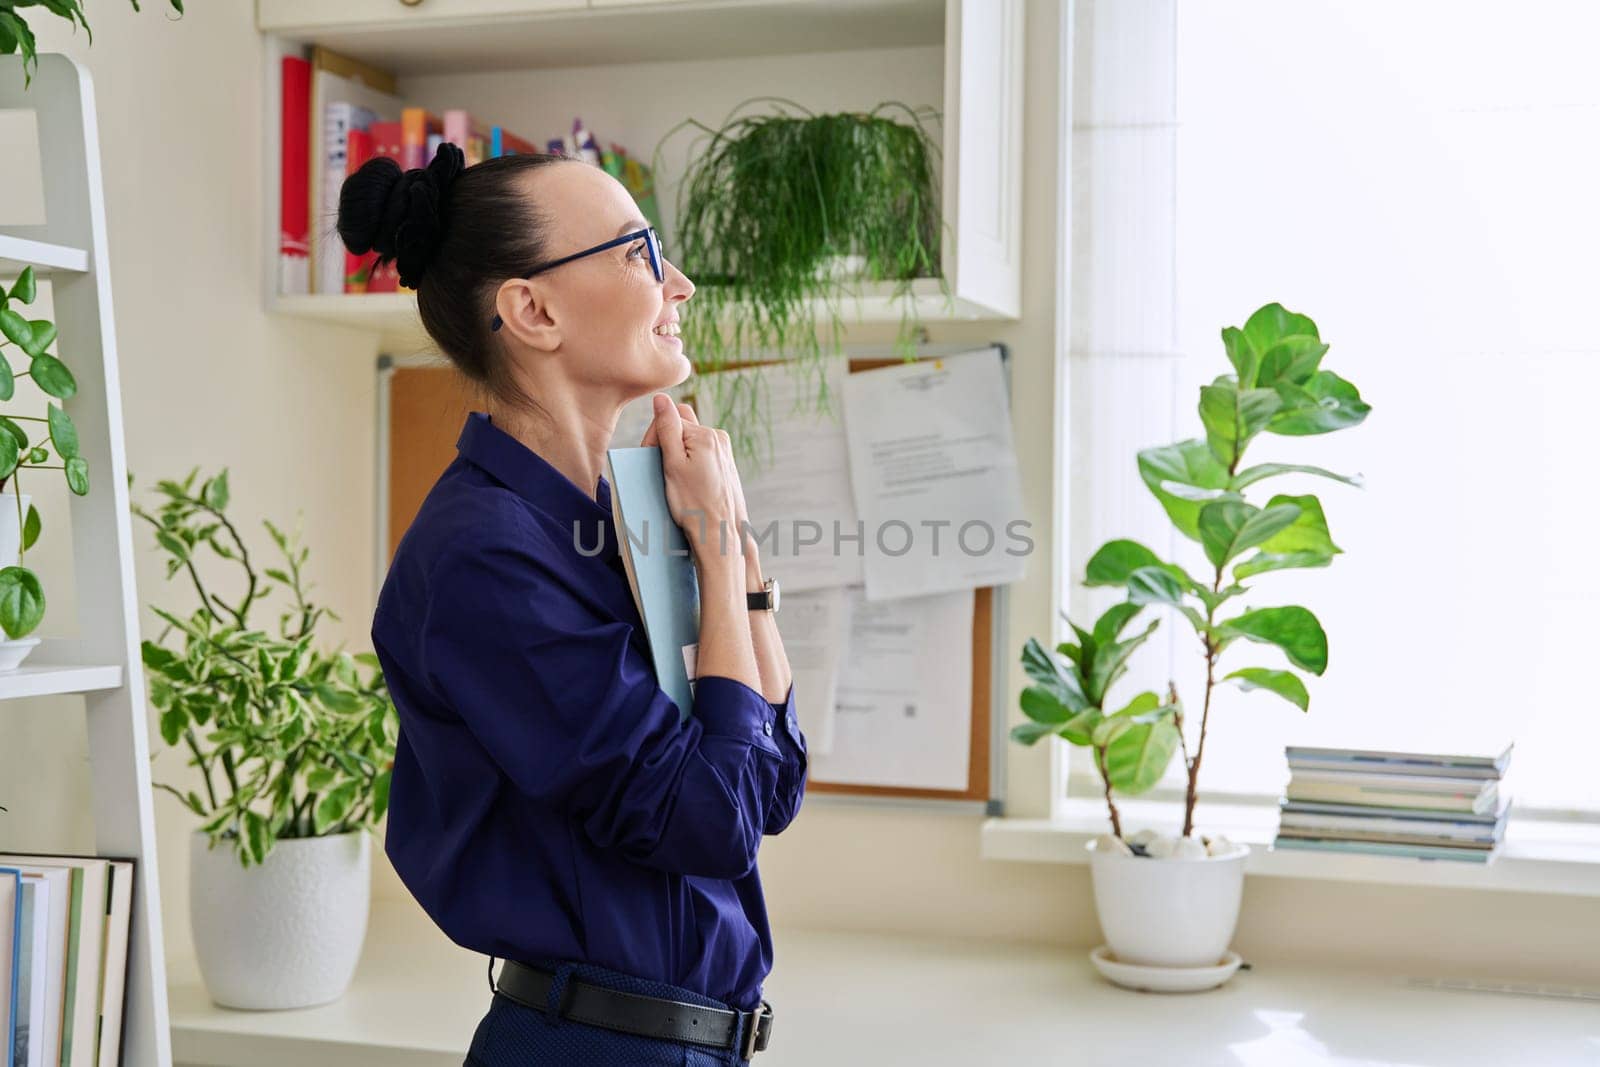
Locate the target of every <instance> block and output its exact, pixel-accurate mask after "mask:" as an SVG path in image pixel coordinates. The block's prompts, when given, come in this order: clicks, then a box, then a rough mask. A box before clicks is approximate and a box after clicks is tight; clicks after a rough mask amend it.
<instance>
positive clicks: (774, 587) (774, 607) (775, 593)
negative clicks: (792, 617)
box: [768, 578, 778, 614]
mask: <svg viewBox="0 0 1600 1067" xmlns="http://www.w3.org/2000/svg"><path fill="white" fill-rule="evenodd" d="M768 585H769V586H770V587H771V591H772V611H773V614H777V611H778V579H776V578H773V579H771V580H770V581H769V582H768Z"/></svg>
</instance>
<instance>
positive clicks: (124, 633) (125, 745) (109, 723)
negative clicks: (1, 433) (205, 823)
mask: <svg viewBox="0 0 1600 1067" xmlns="http://www.w3.org/2000/svg"><path fill="white" fill-rule="evenodd" d="M21 65H22V61H21V58H20V57H18V56H0V109H5V110H24V111H33V112H35V113H36V115H35V120H36V125H37V129H38V136H39V162H40V166H41V168H42V170H43V174H44V198H45V204H44V206H45V219H46V221H45V222H43V223H41V224H38V225H33V226H11V227H6V229H5V232H4V233H0V278H3V279H5V281H6V284H8V285H9V284H10V282H11V280H12V279H13V278H15V276H16V275H17V274H18V273H20V272H21V271H22V269H23V268H24V267H25V266H28V265H32V266H33V268H34V273H35V275H36V276H37V277H38V278H39V280H40V282H41V283H43V284H48V285H49V286H50V288H51V297H52V300H53V302H54V307H55V312H54V319H55V322H56V326H57V330H58V338H59V339H58V341H57V348H58V350H59V351H61V352H63V353H70V355H69V356H68V359H69V362H70V365H71V367H72V369H73V372H74V374H75V375H76V377H77V381H78V391H77V395H75V396H74V397H73V398H72V399H70V400H68V401H66V402H65V405H64V406H65V408H66V410H67V412H68V414H70V415H71V416H72V418H73V421H74V422H75V423H76V424H77V427H78V437H79V444H80V448H81V450H82V454H83V456H84V457H85V458H86V459H87V460H88V461H89V470H90V478H91V479H92V481H91V489H90V492H89V494H88V495H87V496H82V497H80V496H75V495H68V503H67V507H68V508H69V509H70V512H69V518H70V526H71V530H72V568H73V576H74V579H75V583H74V584H75V585H76V591H77V605H76V606H77V618H78V636H77V637H76V638H72V639H62V640H46V641H42V642H41V643H40V644H39V646H38V647H37V648H35V649H34V651H33V653H32V654H31V655H30V656H29V657H28V659H27V660H26V661H25V662H24V664H23V666H22V667H21V668H20V669H19V670H16V671H13V672H10V673H6V674H0V701H4V700H10V699H16V698H20V697H32V696H42V695H50V694H79V695H81V696H82V699H83V704H84V711H85V715H86V726H87V735H88V743H89V744H88V747H89V761H90V769H91V774H90V779H91V781H92V782H93V785H94V803H93V811H94V836H95V852H96V853H97V854H98V855H102V856H111V857H116V858H119V859H131V860H133V861H134V871H135V879H134V890H133V927H132V931H131V936H130V941H129V947H128V978H127V998H126V1000H125V1002H124V1012H125V1016H124V1018H125V1021H124V1025H123V1031H122V1061H121V1062H122V1063H123V1064H124V1065H126V1067H170V1065H171V1063H172V1052H171V1037H170V1034H169V1030H168V1017H167V986H166V965H165V960H164V950H163V947H162V930H161V912H160V903H161V893H160V887H159V881H158V879H157V877H156V841H155V815H154V806H153V804H152V800H151V791H150V753H149V726H148V722H147V719H146V713H145V700H144V674H143V670H142V667H141V662H140V656H139V625H138V598H137V593H136V591H135V585H134V566H133V535H132V529H131V520H130V518H129V512H128V480H127V478H128V476H127V460H126V456H125V455H124V451H123V434H122V392H121V379H120V376H119V371H118V366H117V340H116V329H115V326H114V323H113V320H112V312H111V274H110V269H109V266H108V263H109V261H108V259H107V252H106V213H105V199H104V196H103V194H102V187H101V175H100V139H99V129H98V125H97V120H96V117H95V101H94V88H93V85H92V84H91V82H90V79H89V72H88V71H87V70H86V69H84V68H83V67H81V66H79V65H78V64H77V63H76V62H74V61H73V60H72V59H70V58H68V57H66V56H63V55H55V54H49V55H41V56H39V65H38V69H37V70H36V71H35V72H34V75H33V85H32V87H31V88H28V89H26V90H25V89H24V88H23V77H22V70H21ZM45 521H46V522H47V523H50V522H51V519H50V518H49V516H46V518H45ZM54 528H55V529H57V530H61V529H64V528H65V527H64V526H62V525H61V524H59V522H58V523H56V524H54ZM4 716H5V708H4V707H0V733H3V732H4V729H5V727H4Z"/></svg>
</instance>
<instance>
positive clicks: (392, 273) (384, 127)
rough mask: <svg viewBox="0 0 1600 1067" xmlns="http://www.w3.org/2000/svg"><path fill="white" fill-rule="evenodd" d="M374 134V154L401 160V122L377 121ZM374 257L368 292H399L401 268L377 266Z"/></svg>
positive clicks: (371, 131)
mask: <svg viewBox="0 0 1600 1067" xmlns="http://www.w3.org/2000/svg"><path fill="white" fill-rule="evenodd" d="M369 132H370V133H371V134H372V154H373V155H374V156H387V157H389V158H390V159H392V160H394V161H395V163H397V164H398V163H399V162H400V123H399V122H398V121H395V122H375V123H373V124H372V129H371V130H370V131H369ZM368 255H369V256H371V258H372V259H373V261H374V263H373V266H372V267H371V268H370V272H369V274H368V276H367V290H366V291H367V292H369V293H397V292H399V291H400V270H399V268H398V267H396V266H395V265H394V262H393V261H390V262H388V263H385V264H384V265H383V266H381V267H380V266H377V264H376V260H377V258H378V256H377V253H376V252H370V253H368Z"/></svg>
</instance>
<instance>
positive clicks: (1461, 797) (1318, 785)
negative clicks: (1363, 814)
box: [1286, 778, 1499, 812]
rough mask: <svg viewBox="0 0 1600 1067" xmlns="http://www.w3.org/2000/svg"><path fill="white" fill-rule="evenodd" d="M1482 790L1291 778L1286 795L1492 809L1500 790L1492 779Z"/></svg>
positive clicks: (1423, 807)
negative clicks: (1446, 789)
mask: <svg viewBox="0 0 1600 1067" xmlns="http://www.w3.org/2000/svg"><path fill="white" fill-rule="evenodd" d="M1485 784H1486V785H1487V786H1489V788H1487V789H1483V790H1476V789H1474V790H1464V789H1451V790H1448V791H1442V790H1440V789H1437V788H1407V787H1404V786H1384V785H1379V784H1371V783H1360V782H1349V783H1345V782H1324V781H1309V782H1308V781H1301V780H1299V779H1298V778H1293V779H1290V781H1289V787H1288V790H1287V791H1286V795H1287V796H1288V798H1289V799H1290V800H1316V801H1322V802H1324V803H1341V804H1365V805H1367V806H1369V807H1384V806H1388V805H1394V806H1396V807H1405V808H1414V809H1418V810H1433V811H1441V812H1457V811H1470V812H1483V811H1489V810H1492V809H1493V808H1494V807H1495V805H1496V804H1497V803H1498V802H1499V790H1498V788H1496V783H1495V782H1493V781H1490V782H1487V783H1485Z"/></svg>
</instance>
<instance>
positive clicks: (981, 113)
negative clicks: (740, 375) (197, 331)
mask: <svg viewBox="0 0 1600 1067" xmlns="http://www.w3.org/2000/svg"><path fill="white" fill-rule="evenodd" d="M1022 9H1023V4H1022V0H851V2H849V3H845V2H841V0H644V2H629V3H618V2H615V0H612V2H607V0H590V2H589V3H583V2H581V0H577V2H575V0H423V2H419V3H414V4H412V3H407V2H406V0H343V2H341V3H339V4H327V3H324V2H321V0H257V7H256V19H257V26H258V28H259V29H260V30H261V31H262V32H263V34H264V35H265V43H266V49H265V51H266V59H267V61H266V63H265V64H264V66H263V77H264V79H265V83H264V85H263V92H262V98H263V102H264V105H265V107H264V114H263V120H262V129H263V132H264V135H265V137H266V139H267V151H266V152H264V153H263V163H262V167H263V169H262V179H263V189H264V190H265V195H264V196H263V202H262V206H263V227H262V241H261V278H262V286H263V299H264V303H265V306H266V308H267V309H268V310H269V311H270V312H273V313H277V314H281V315H286V316H292V317H298V318H307V319H315V320H319V321H324V322H335V323H339V324H341V325H345V326H349V327H352V328H356V329H360V330H364V331H367V332H369V333H372V334H376V335H378V337H379V338H380V345H381V347H382V348H383V349H384V350H386V351H390V352H399V353H411V352H415V351H418V350H419V349H421V348H425V347H427V345H426V336H425V334H424V333H423V331H422V326H421V323H420V320H419V319H418V317H417V312H416V298H415V295H414V294H413V293H410V292H408V291H404V290H402V291H401V292H399V293H374V294H350V295H345V294H315V295H309V296H307V295H293V296H282V295H280V294H279V293H278V291H277V286H278V268H277V250H278V231H279V227H278V205H279V182H280V174H279V158H280V151H279V150H280V147H281V146H280V145H279V144H278V143H277V142H278V137H279V130H280V129H281V124H280V115H279V106H280V101H281V89H280V86H279V67H280V59H281V57H282V56H283V55H285V54H290V53H296V54H297V53H299V52H300V51H302V50H304V49H306V48H308V47H309V46H311V45H323V46H325V47H328V48H331V49H333V50H334V51H337V52H340V53H342V54H344V55H348V56H351V57H353V58H355V59H358V60H361V61H363V62H365V63H369V64H371V65H373V66H376V67H379V68H382V69H384V70H387V71H390V72H392V73H393V74H394V75H395V77H396V80H397V83H398V90H399V93H400V95H401V96H402V97H404V98H406V99H407V100H409V101H413V102H416V103H420V104H422V105H424V106H427V107H429V108H430V109H433V110H437V109H441V108H444V107H464V108H467V109H468V110H470V111H472V112H473V113H474V115H476V116H479V117H481V118H483V119H484V120H486V121H489V122H496V123H500V124H503V125H505V126H507V127H509V128H511V129H514V130H516V131H517V132H519V133H520V134H522V135H523V136H526V137H528V138H530V139H532V140H536V141H542V140H543V139H544V138H545V137H547V136H552V135H554V134H557V133H559V132H562V131H563V130H565V129H567V128H568V127H569V126H570V124H571V122H572V119H573V117H574V116H581V117H582V118H583V119H584V121H585V124H586V125H588V126H589V128H591V129H593V130H594V131H595V132H596V134H597V135H598V136H600V137H601V138H602V140H606V141H617V142H620V143H622V144H625V145H627V146H628V148H629V150H630V151H632V152H633V153H635V154H637V155H640V156H642V157H643V158H645V159H650V158H651V154H652V152H653V150H654V149H655V147H656V145H657V143H658V142H659V141H660V139H661V138H662V137H663V135H665V134H667V133H668V131H669V130H671V129H672V127H673V126H675V125H676V124H677V123H678V122H679V121H681V120H682V119H685V118H689V117H695V118H698V119H701V120H703V121H707V122H711V123H718V122H720V121H722V119H723V117H724V116H725V115H727V114H728V112H730V111H731V110H732V109H733V108H734V107H735V106H736V105H738V104H740V103H741V102H742V101H745V100H748V99H750V98H752V97H757V96H769V95H770V96H780V97H785V98H788V99H792V100H795V101H796V102H798V103H800V104H802V105H803V106H806V107H809V108H812V109H813V110H816V111H832V110H844V109H858V108H859V109H868V108H871V107H873V106H876V105H877V104H879V103H881V102H883V101H887V100H900V101H903V102H905V103H907V104H910V105H912V106H931V107H933V108H935V109H936V110H938V111H939V112H940V113H941V114H942V121H941V122H940V123H939V124H938V126H937V127H936V128H935V132H936V136H937V138H938V140H939V142H940V144H941V149H942V151H941V165H942V172H941V195H942V208H943V215H944V220H945V224H946V231H945V239H944V241H943V249H942V251H943V262H942V273H943V276H944V278H945V280H946V282H947V283H948V287H949V295H950V299H948V300H946V299H945V297H944V295H943V294H942V293H941V292H940V291H939V285H938V282H937V280H934V279H920V280H918V281H916V282H914V283H913V287H912V293H913V300H914V302H915V306H916V310H917V313H918V316H919V318H920V320H921V321H922V322H923V323H925V324H936V323H942V322H972V321H1006V320H1014V319H1015V318H1017V316H1018V315H1019V313H1020V307H1021V219H1020V202H1021V193H1022V174H1021V167H1022V130H1021V117H1022V103H1023V102H1022V50H1023V11H1022ZM691 142H692V137H689V136H687V135H684V134H679V135H678V136H677V137H676V138H675V139H674V140H673V141H670V142H668V147H667V150H666V151H664V152H663V156H662V159H661V161H660V172H659V173H658V174H657V176H656V187H657V195H658V198H659V199H660V201H661V207H662V213H663V215H664V216H665V218H664V220H663V224H664V232H665V233H666V235H667V239H668V241H669V242H670V241H671V239H672V238H671V233H672V224H673V221H674V219H673V216H674V214H675V212H674V207H675V205H674V204H673V203H672V201H673V200H674V199H675V188H676V179H677V177H678V176H679V175H681V173H682V169H681V165H682V163H683V162H685V161H686V157H687V151H688V149H689V146H690V144H691ZM312 225H313V229H314V230H316V229H324V230H325V229H328V228H330V227H331V225H332V219H331V218H321V219H318V218H315V217H314V218H313V221H312ZM891 293H892V286H887V285H882V286H879V285H869V286H863V287H860V288H859V289H846V290H845V291H844V292H843V293H842V296H843V300H842V305H843V307H844V310H845V312H846V314H847V318H848V320H849V321H851V322H853V323H863V324H871V323H889V324H894V323H898V322H899V321H900V318H901V313H902V305H901V303H900V301H899V300H897V299H893V298H891Z"/></svg>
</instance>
